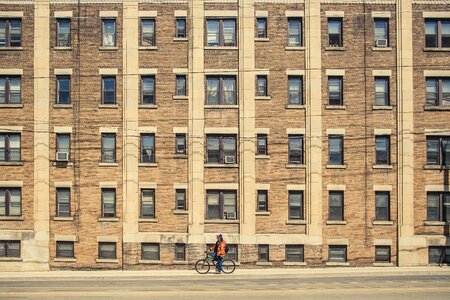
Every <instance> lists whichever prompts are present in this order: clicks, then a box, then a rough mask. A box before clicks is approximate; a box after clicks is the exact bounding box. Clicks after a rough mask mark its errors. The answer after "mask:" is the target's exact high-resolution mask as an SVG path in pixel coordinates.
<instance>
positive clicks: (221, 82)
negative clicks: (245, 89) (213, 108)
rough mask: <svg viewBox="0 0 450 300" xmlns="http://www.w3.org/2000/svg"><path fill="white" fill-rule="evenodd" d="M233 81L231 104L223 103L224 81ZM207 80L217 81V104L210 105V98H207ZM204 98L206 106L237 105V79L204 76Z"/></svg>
mask: <svg viewBox="0 0 450 300" xmlns="http://www.w3.org/2000/svg"><path fill="white" fill-rule="evenodd" d="M230 79H233V80H234V91H232V92H233V93H234V94H233V103H225V98H226V97H225V88H224V87H225V84H224V82H225V81H226V80H230ZM209 80H218V81H219V85H218V90H217V97H218V99H217V101H218V103H211V102H210V97H209V96H208V91H209V88H208V87H209V85H208V83H209ZM205 83H206V89H205V92H206V96H205V104H206V105H237V104H238V103H237V99H238V86H237V78H236V76H234V75H206V82H205Z"/></svg>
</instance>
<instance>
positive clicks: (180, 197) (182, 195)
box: [176, 189, 186, 210]
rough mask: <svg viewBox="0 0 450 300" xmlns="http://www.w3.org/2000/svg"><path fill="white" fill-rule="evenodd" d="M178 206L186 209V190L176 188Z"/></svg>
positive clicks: (180, 208)
mask: <svg viewBox="0 0 450 300" xmlns="http://www.w3.org/2000/svg"><path fill="white" fill-rule="evenodd" d="M176 208H177V209H178V210H186V190H184V189H177V190H176Z"/></svg>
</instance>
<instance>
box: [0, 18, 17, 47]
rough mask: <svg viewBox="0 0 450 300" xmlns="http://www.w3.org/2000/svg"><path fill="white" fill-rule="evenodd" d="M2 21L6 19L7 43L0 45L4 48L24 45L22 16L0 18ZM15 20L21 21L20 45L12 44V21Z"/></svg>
mask: <svg viewBox="0 0 450 300" xmlns="http://www.w3.org/2000/svg"><path fill="white" fill-rule="evenodd" d="M1 21H5V45H0V47H2V48H6V47H8V48H9V47H22V46H23V45H22V42H23V41H22V40H23V39H22V38H23V34H22V25H23V24H22V18H0V22H1ZM13 21H19V22H20V29H19V30H20V42H19V44H18V45H13V46H12V45H11V23H12V22H13Z"/></svg>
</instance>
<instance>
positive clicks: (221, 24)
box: [205, 17, 239, 47]
mask: <svg viewBox="0 0 450 300" xmlns="http://www.w3.org/2000/svg"><path fill="white" fill-rule="evenodd" d="M209 21H218V32H217V33H216V34H217V37H218V40H219V41H218V43H217V45H215V44H209V43H208V31H209V30H208V22H209ZM224 21H234V34H233V44H232V45H225V32H224V28H225V27H224ZM205 23H206V24H205V31H206V32H205V46H207V47H237V45H238V26H239V24H238V20H237V18H233V17H230V18H214V17H207V18H205Z"/></svg>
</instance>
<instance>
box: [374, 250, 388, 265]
mask: <svg viewBox="0 0 450 300" xmlns="http://www.w3.org/2000/svg"><path fill="white" fill-rule="evenodd" d="M390 261H391V247H389V246H375V262H381V263H389V262H390Z"/></svg>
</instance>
